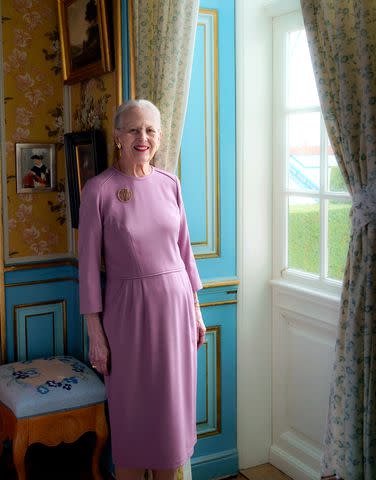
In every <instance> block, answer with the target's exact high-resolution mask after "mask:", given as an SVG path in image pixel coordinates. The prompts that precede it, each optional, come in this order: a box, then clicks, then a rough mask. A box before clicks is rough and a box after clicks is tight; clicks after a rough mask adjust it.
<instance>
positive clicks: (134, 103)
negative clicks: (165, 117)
mask: <svg viewBox="0 0 376 480" xmlns="http://www.w3.org/2000/svg"><path fill="white" fill-rule="evenodd" d="M132 108H148V109H149V110H152V111H154V112H155V113H156V114H157V116H158V119H159V125H160V124H161V112H160V111H159V109H158V107H157V106H156V105H154V103H153V102H150V100H145V99H143V98H139V99H136V100H128V101H126V102H124V103H122V104H121V105H120V106H119V107H118V109H117V110H116V113H115V118H114V125H115V128H119V127H120V118H121V116H122V115H126V114H127V112H128V111H129V110H131V109H132Z"/></svg>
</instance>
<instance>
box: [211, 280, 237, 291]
mask: <svg viewBox="0 0 376 480" xmlns="http://www.w3.org/2000/svg"><path fill="white" fill-rule="evenodd" d="M239 283H240V281H239V280H224V281H223V282H212V283H211V282H209V283H205V284H204V285H203V288H204V290H205V289H207V288H216V287H231V286H233V285H239Z"/></svg>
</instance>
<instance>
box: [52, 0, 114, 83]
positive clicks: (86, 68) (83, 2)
mask: <svg viewBox="0 0 376 480" xmlns="http://www.w3.org/2000/svg"><path fill="white" fill-rule="evenodd" d="M110 7H111V1H108V0H58V14H59V32H60V43H61V53H62V63H63V77H64V82H65V83H67V84H72V83H77V82H81V81H83V80H87V79H89V78H92V77H96V76H99V75H102V74H103V73H106V72H110V71H111V70H112V68H113V60H112V50H113V48H112V29H111V23H110V21H109V19H110V18H111V11H110Z"/></svg>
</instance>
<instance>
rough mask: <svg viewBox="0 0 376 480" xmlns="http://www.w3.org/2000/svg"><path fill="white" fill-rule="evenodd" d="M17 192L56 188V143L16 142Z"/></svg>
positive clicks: (46, 190)
mask: <svg viewBox="0 0 376 480" xmlns="http://www.w3.org/2000/svg"><path fill="white" fill-rule="evenodd" d="M16 183H17V193H33V192H48V191H51V190H56V152H55V144H54V143H16Z"/></svg>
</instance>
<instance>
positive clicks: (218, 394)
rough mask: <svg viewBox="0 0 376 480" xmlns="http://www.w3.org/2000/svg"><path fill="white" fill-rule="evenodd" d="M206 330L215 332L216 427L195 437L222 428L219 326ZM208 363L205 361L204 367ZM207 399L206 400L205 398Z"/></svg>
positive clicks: (214, 433) (218, 430)
mask: <svg viewBox="0 0 376 480" xmlns="http://www.w3.org/2000/svg"><path fill="white" fill-rule="evenodd" d="M207 331H208V332H213V331H214V332H216V353H217V357H216V387H217V388H216V390H217V391H216V399H217V428H216V429H215V430H213V431H211V432H204V433H199V434H197V438H205V437H212V436H213V435H218V434H219V433H221V430H222V413H221V327H220V326H219V325H217V326H215V327H208V328H207ZM207 366H208V363H206V368H208V367H207ZM206 394H207V395H206V398H207V399H208V375H206ZM207 401H208V400H207Z"/></svg>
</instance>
